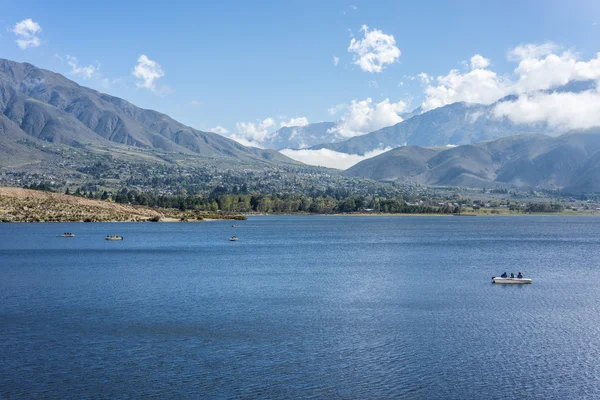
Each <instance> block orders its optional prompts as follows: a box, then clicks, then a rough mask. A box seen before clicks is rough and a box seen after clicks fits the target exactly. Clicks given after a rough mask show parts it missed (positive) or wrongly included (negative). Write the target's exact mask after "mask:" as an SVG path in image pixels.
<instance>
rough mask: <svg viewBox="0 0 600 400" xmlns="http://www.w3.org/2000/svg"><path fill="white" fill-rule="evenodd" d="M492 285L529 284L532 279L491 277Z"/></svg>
mask: <svg viewBox="0 0 600 400" xmlns="http://www.w3.org/2000/svg"><path fill="white" fill-rule="evenodd" d="M492 281H493V282H494V283H521V284H522V283H531V282H533V279H530V278H502V277H501V276H492Z"/></svg>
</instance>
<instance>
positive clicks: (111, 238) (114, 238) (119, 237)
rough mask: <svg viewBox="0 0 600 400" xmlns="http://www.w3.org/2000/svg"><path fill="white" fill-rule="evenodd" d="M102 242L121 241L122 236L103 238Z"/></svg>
mask: <svg viewBox="0 0 600 400" xmlns="http://www.w3.org/2000/svg"><path fill="white" fill-rule="evenodd" d="M104 240H123V236H117V235H113V236H107V237H105V238H104Z"/></svg>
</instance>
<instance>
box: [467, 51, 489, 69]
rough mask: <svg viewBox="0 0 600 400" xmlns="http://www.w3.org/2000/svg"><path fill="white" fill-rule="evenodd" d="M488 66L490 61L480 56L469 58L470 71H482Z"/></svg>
mask: <svg viewBox="0 0 600 400" xmlns="http://www.w3.org/2000/svg"><path fill="white" fill-rule="evenodd" d="M489 66H490V60H489V59H487V58H485V57H483V56H481V55H480V54H475V55H474V56H473V57H471V69H483V68H487V67H489Z"/></svg>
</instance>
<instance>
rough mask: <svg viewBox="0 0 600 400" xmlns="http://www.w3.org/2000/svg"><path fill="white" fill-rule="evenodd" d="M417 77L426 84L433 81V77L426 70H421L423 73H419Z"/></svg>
mask: <svg viewBox="0 0 600 400" xmlns="http://www.w3.org/2000/svg"><path fill="white" fill-rule="evenodd" d="M417 78H419V79H420V80H421V82H422V83H424V84H426V85H429V83H430V82H431V77H430V76H429V75H427V74H426V73H425V72H421V73H419V74H417Z"/></svg>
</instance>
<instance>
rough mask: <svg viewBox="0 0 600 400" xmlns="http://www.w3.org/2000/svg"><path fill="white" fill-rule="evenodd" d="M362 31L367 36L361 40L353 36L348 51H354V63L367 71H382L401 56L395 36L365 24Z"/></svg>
mask: <svg viewBox="0 0 600 400" xmlns="http://www.w3.org/2000/svg"><path fill="white" fill-rule="evenodd" d="M361 31H362V32H364V34H365V36H364V38H363V39H361V40H357V39H356V38H352V40H351V41H350V46H348V52H350V53H354V54H355V55H354V64H356V65H358V66H359V67H360V68H361V69H362V70H363V71H366V72H381V71H383V69H384V68H385V67H386V66H387V65H389V64H392V63H394V62H395V61H396V60H397V59H398V58H399V57H400V49H399V48H398V47H396V40H395V39H394V36H392V35H388V34H385V33H383V32H382V31H380V30H377V29H375V30H372V31H369V27H368V26H366V25H363V26H362V28H361Z"/></svg>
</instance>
